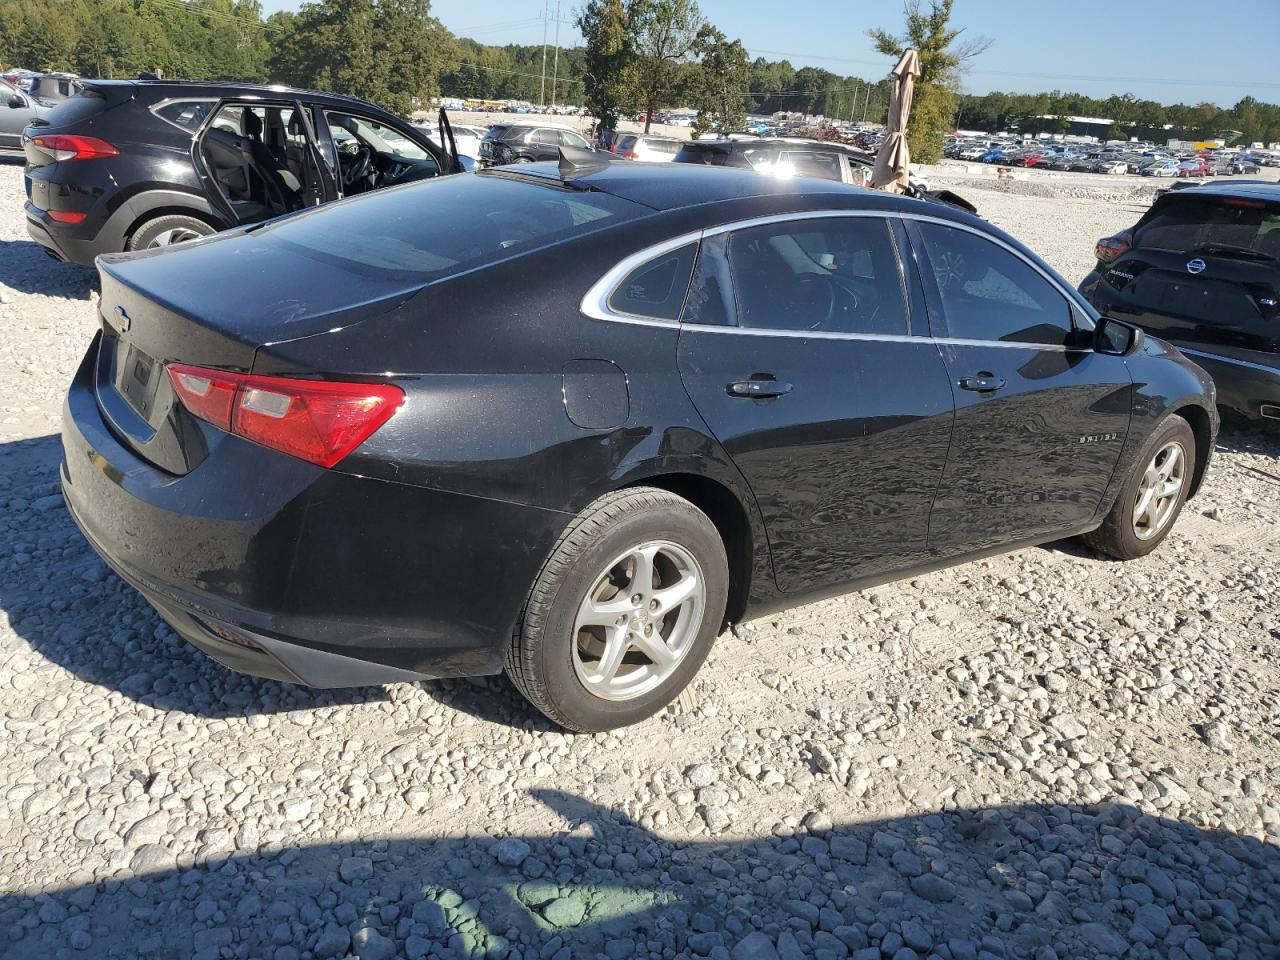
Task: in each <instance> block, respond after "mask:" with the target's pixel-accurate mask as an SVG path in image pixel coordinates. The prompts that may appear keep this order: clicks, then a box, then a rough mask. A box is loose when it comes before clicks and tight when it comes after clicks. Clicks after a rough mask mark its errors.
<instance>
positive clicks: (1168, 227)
mask: <svg viewBox="0 0 1280 960" xmlns="http://www.w3.org/2000/svg"><path fill="white" fill-rule="evenodd" d="M1134 246H1135V247H1137V248H1139V249H1146V250H1168V251H1172V252H1174V253H1191V252H1194V251H1197V250H1200V249H1201V248H1204V247H1208V248H1212V247H1214V246H1222V247H1235V248H1243V249H1248V250H1254V251H1257V252H1258V253H1265V254H1269V255H1270V256H1273V257H1280V207H1275V206H1271V205H1268V204H1266V203H1263V202H1262V201H1260V200H1250V199H1244V198H1240V199H1236V198H1232V197H1179V198H1178V199H1177V200H1175V201H1166V202H1165V203H1164V204H1163V206H1162V207H1161V208H1160V210H1159V212H1157V213H1156V215H1155V216H1154V217H1152V218H1151V219H1150V220H1148V221H1147V223H1146V224H1145V225H1144V226H1143V227H1142V228H1141V229H1140V230H1139V231H1138V233H1137V236H1136V238H1135V242H1134Z"/></svg>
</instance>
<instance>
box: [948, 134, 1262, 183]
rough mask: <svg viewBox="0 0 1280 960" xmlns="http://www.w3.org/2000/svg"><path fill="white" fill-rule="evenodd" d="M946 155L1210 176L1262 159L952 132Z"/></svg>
mask: <svg viewBox="0 0 1280 960" xmlns="http://www.w3.org/2000/svg"><path fill="white" fill-rule="evenodd" d="M944 152H945V155H946V156H948V157H951V158H953V159H958V160H968V161H973V162H979V163H991V164H999V165H1003V166H1013V167H1035V168H1040V169H1043V170H1055V171H1059V172H1067V171H1069V172H1072V173H1103V174H1125V173H1128V174H1134V175H1141V176H1148V177H1214V176H1229V175H1231V174H1241V173H1247V174H1255V173H1257V172H1258V170H1259V167H1260V166H1261V163H1260V161H1259V160H1257V159H1255V158H1254V157H1252V156H1250V155H1249V154H1247V153H1236V152H1225V151H1224V152H1219V153H1210V152H1208V151H1205V152H1204V153H1203V154H1188V153H1179V154H1176V155H1174V154H1169V153H1167V152H1164V151H1161V150H1160V149H1158V148H1156V147H1153V146H1151V145H1149V144H1131V145H1124V146H1109V147H1096V146H1092V145H1087V144H1080V143H1059V142H1057V141H1039V140H1037V141H1030V142H1024V141H1017V140H998V139H961V138H952V139H951V140H950V141H949V142H948V144H947V146H946V149H945V151H944Z"/></svg>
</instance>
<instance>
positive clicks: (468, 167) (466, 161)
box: [458, 154, 476, 173]
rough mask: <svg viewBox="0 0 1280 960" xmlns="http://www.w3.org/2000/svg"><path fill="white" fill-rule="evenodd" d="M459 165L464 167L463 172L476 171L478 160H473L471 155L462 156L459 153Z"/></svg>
mask: <svg viewBox="0 0 1280 960" xmlns="http://www.w3.org/2000/svg"><path fill="white" fill-rule="evenodd" d="M458 165H459V166H460V167H462V172H463V173H475V172H476V162H475V161H474V160H472V159H471V158H470V157H464V156H462V155H461V154H459V155H458Z"/></svg>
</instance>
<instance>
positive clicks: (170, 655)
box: [0, 436, 386, 717]
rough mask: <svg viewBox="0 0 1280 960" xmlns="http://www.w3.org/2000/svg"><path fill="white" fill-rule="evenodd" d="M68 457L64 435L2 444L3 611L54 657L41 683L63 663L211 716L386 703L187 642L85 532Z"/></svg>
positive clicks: (84, 675)
mask: <svg viewBox="0 0 1280 960" xmlns="http://www.w3.org/2000/svg"><path fill="white" fill-rule="evenodd" d="M61 458H62V445H61V443H60V441H59V439H58V437H56V436H47V437H39V438H36V439H32V440H19V441H15V442H11V443H5V444H0V505H3V506H4V510H3V512H0V612H3V613H4V615H5V616H6V617H7V618H8V621H9V625H10V627H11V629H12V630H13V632H14V633H15V634H17V636H18V637H19V638H20V639H21V640H23V641H25V642H26V643H27V644H28V645H29V646H30V647H31V649H32V650H34V651H35V652H36V653H38V654H39V655H40V656H41V657H44V658H45V660H47V661H48V663H46V664H43V665H41V666H40V667H38V668H37V669H36V670H35V675H36V676H35V678H34V682H35V683H39V682H40V681H39V674H40V673H41V671H43V670H51V669H54V667H53V665H54V664H56V665H57V666H58V667H61V668H63V669H65V670H69V671H71V672H72V673H73V674H75V675H76V676H77V677H78V678H79V679H81V680H83V681H85V682H87V683H92V684H97V685H98V686H102V687H106V688H108V689H111V690H114V691H116V692H118V693H120V694H123V695H124V696H126V697H129V698H130V699H132V700H135V701H137V702H138V703H143V704H146V705H147V706H151V707H155V708H157V709H161V710H176V711H180V712H183V713H190V714H196V715H199V716H205V717H225V716H237V717H239V716H249V715H252V714H268V713H280V712H284V711H290V710H310V709H312V708H315V707H323V706H333V705H335V704H351V703H367V702H371V701H376V700H383V699H385V698H386V694H385V692H384V691H383V689H382V688H381V687H357V688H353V689H348V690H312V689H310V688H307V687H300V686H297V685H294V684H288V683H278V682H275V681H272V680H260V679H258V678H256V677H246V676H242V675H241V674H237V673H233V672H231V671H230V670H228V669H226V668H225V667H223V666H221V665H220V664H218V663H216V662H214V661H213V660H211V659H209V658H208V657H206V656H205V655H204V654H203V653H201V652H200V651H198V650H196V649H195V648H194V647H192V646H190V645H189V644H187V643H186V642H185V641H184V640H181V639H180V638H179V637H178V636H177V635H176V634H174V632H173V631H172V630H170V629H169V627H168V626H167V625H165V623H164V622H163V621H162V620H161V619H160V617H159V615H157V614H156V612H155V611H154V610H153V609H152V608H151V606H150V605H149V604H148V603H147V602H146V601H145V600H143V599H142V597H141V595H139V594H138V593H137V591H135V590H134V589H133V588H132V587H130V586H129V585H128V584H126V583H125V582H124V581H123V580H121V579H120V578H119V577H117V576H116V575H115V574H114V573H112V572H111V571H110V569H108V568H107V566H106V565H105V564H104V563H103V562H102V561H101V560H99V559H98V556H97V554H95V553H94V552H93V549H92V548H91V547H90V546H89V544H88V543H86V542H85V539H84V537H83V536H81V534H80V531H79V529H78V528H77V527H76V525H75V522H74V521H73V520H72V519H71V517H70V516H69V515H68V514H67V511H66V508H65V507H64V506H63V503H62V494H61V493H60V489H59V485H58V464H59V462H60V461H61ZM0 643H3V638H2V637H0ZM0 649H3V648H2V647H0Z"/></svg>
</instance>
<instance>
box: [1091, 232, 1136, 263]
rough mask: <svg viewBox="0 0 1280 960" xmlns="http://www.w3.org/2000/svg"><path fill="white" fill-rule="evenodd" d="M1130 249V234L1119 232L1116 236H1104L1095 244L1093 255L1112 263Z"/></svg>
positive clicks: (1104, 261)
mask: <svg viewBox="0 0 1280 960" xmlns="http://www.w3.org/2000/svg"><path fill="white" fill-rule="evenodd" d="M1128 250H1129V234H1128V233H1117V234H1116V235H1115V236H1114V237H1103V238H1102V239H1101V240H1099V241H1098V242H1097V244H1095V245H1094V248H1093V255H1094V256H1095V257H1097V258H1098V259H1099V260H1101V261H1102V262H1103V263H1110V262H1111V261H1113V260H1115V258H1116V257H1118V256H1120V255H1121V254H1122V253H1126V252H1128Z"/></svg>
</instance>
